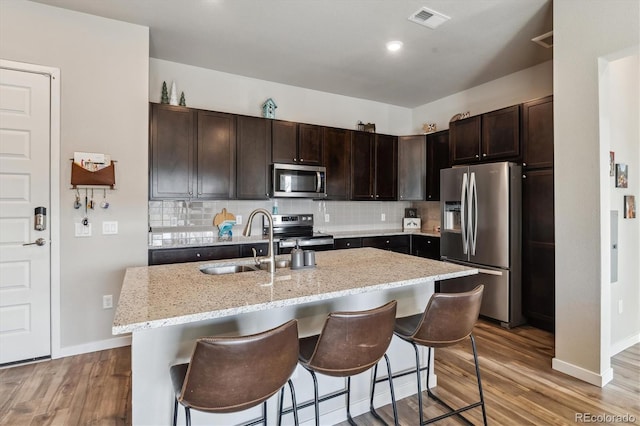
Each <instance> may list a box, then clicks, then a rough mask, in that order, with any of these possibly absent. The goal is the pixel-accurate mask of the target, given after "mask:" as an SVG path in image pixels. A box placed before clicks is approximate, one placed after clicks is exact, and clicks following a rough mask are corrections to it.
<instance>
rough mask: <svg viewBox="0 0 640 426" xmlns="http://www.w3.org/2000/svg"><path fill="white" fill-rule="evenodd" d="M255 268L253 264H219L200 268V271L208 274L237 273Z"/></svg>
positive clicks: (255, 269)
mask: <svg viewBox="0 0 640 426" xmlns="http://www.w3.org/2000/svg"><path fill="white" fill-rule="evenodd" d="M257 270H258V267H257V266H254V265H220V266H205V267H203V268H200V272H202V273H203V274H208V275H225V274H237V273H238V272H251V271H257Z"/></svg>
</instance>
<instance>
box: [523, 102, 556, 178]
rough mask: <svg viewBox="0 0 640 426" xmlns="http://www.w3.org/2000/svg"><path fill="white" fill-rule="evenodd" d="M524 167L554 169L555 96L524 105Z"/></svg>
mask: <svg viewBox="0 0 640 426" xmlns="http://www.w3.org/2000/svg"><path fill="white" fill-rule="evenodd" d="M522 166H523V167H524V168H525V169H527V170H528V169H539V168H545V167H553V96H547V97H545V98H541V99H536V100H533V101H530V102H525V103H523V104H522Z"/></svg>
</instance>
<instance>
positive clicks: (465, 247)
mask: <svg viewBox="0 0 640 426" xmlns="http://www.w3.org/2000/svg"><path fill="white" fill-rule="evenodd" d="M467 184H468V178H467V173H463V174H462V187H461V188H460V191H461V194H462V197H461V200H460V231H461V232H460V234H461V236H462V253H463V254H467V252H468V251H469V235H468V231H467V218H466V215H465V213H466V211H467V209H466V207H467V191H468V185H467Z"/></svg>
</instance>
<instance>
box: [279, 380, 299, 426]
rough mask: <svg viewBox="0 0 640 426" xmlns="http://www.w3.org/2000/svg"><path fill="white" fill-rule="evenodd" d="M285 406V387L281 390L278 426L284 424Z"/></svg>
mask: <svg viewBox="0 0 640 426" xmlns="http://www.w3.org/2000/svg"><path fill="white" fill-rule="evenodd" d="M283 406H284V386H283V387H282V389H280V399H279V400H278V423H277V425H278V426H280V425H281V424H282V407H283ZM294 413H295V411H294Z"/></svg>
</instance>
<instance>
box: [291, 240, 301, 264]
mask: <svg viewBox="0 0 640 426" xmlns="http://www.w3.org/2000/svg"><path fill="white" fill-rule="evenodd" d="M303 266H304V252H303V251H302V249H301V248H300V241H299V240H296V246H295V247H294V248H293V249H292V250H291V269H300V268H302V267H303Z"/></svg>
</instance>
